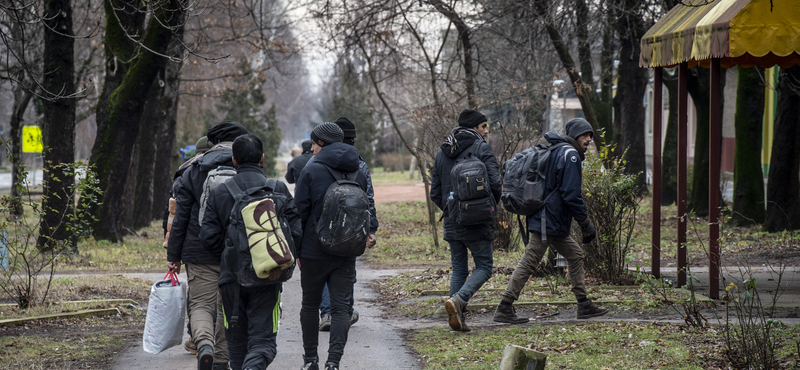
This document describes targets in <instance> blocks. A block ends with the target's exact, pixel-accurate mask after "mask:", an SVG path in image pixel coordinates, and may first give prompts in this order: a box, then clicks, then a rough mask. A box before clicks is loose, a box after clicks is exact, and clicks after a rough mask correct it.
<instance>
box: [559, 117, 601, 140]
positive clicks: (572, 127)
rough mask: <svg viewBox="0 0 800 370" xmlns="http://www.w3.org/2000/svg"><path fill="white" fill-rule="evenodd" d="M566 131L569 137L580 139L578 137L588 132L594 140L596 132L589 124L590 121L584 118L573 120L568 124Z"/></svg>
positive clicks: (565, 127)
mask: <svg viewBox="0 0 800 370" xmlns="http://www.w3.org/2000/svg"><path fill="white" fill-rule="evenodd" d="M564 131H565V132H566V134H567V136H569V137H571V138H573V139H576V140H577V139H578V136H581V135H583V134H585V133H587V132H589V133H591V134H592V138H594V130H592V125H591V124H589V121H587V120H585V119H583V118H573V119H571V120H569V122H567V125H566V126H564Z"/></svg>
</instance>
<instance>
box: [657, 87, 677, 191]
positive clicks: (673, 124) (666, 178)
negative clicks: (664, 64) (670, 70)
mask: <svg viewBox="0 0 800 370" xmlns="http://www.w3.org/2000/svg"><path fill="white" fill-rule="evenodd" d="M664 77H665V78H664V85H665V86H666V87H667V91H668V94H669V117H668V118H667V131H666V132H665V133H664V145H663V146H662V147H663V148H664V152H663V153H662V154H661V205H662V206H669V205H672V204H674V203H675V202H677V201H678V72H677V71H675V75H673V76H671V77H667V74H666V73H665V74H664ZM656 114H659V113H656Z"/></svg>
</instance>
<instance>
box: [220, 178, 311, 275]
mask: <svg viewBox="0 0 800 370" xmlns="http://www.w3.org/2000/svg"><path fill="white" fill-rule="evenodd" d="M276 184H277V180H275V179H265V183H264V185H262V186H256V187H252V188H249V189H247V190H245V191H242V189H241V188H239V185H237V184H236V181H234V179H229V180H227V181H225V187H226V188H227V189H228V192H229V193H230V194H231V196H233V199H234V205H233V208H232V209H231V215H230V219H229V222H228V230H227V232H226V238H225V247H226V248H234V250H235V251H236V253H232V254H228V256H231V257H233V258H236V259H237V261H229V262H228V265H229V266H238V267H237V268H236V271H232V273H233V275H234V276H235V277H236V281H237V282H238V283H239V284H240V285H241V286H244V287H252V286H263V285H271V284H280V283H283V282H285V281H287V280H289V279H290V278H291V277H292V274H293V272H294V266H295V258H294V256H295V254H296V250H295V245H294V239H293V238H292V231H291V228H290V227H289V224H288V222H287V221H286V217H285V214H286V211H287V203H288V200H287V198H286V195H284V194H281V193H276V192H275V191H274V190H275V185H276Z"/></svg>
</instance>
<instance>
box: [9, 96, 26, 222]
mask: <svg viewBox="0 0 800 370" xmlns="http://www.w3.org/2000/svg"><path fill="white" fill-rule="evenodd" d="M20 81H21V82H20V83H17V84H15V85H14V108H13V110H12V111H11V122H10V127H11V133H10V134H11V138H10V142H9V143H6V145H10V149H9V151H10V152H11V158H10V160H11V202H13V205H12V206H11V208H12V209H13V214H14V215H15V216H22V213H23V212H24V211H23V209H22V199H21V197H22V192H21V191H20V189H21V188H22V186H24V185H23V183H22V181H20V179H19V176H20V165H21V164H23V163H24V161H23V157H22V117H23V116H24V115H25V110H27V109H28V105H29V104H30V102H31V98H32V97H33V93H31V92H30V91H28V90H26V89H25V88H24V87H23V84H24V80H20Z"/></svg>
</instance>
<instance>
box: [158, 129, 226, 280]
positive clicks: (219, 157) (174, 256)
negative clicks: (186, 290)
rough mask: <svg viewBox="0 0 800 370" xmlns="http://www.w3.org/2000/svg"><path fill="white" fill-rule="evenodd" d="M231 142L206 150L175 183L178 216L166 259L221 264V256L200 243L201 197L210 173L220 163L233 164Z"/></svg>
mask: <svg viewBox="0 0 800 370" xmlns="http://www.w3.org/2000/svg"><path fill="white" fill-rule="evenodd" d="M230 145H231V143H230V142H224V143H220V144H217V145H215V146H214V148H212V149H211V150H209V151H207V152H206V153H205V154H204V155H203V157H202V158H200V159H198V160H197V162H195V163H194V164H193V165H192V166H190V167H189V168H187V169H186V171H184V172H183V174H181V177H180V179H179V183H178V184H177V186H175V190H176V192H175V199H176V200H177V204H176V207H175V218H174V219H173V220H172V230H171V231H170V234H169V242H168V243H167V261H169V262H179V261H183V263H194V264H199V265H219V261H220V259H219V256H215V255H212V254H211V253H209V252H208V250H207V249H206V248H204V247H203V244H202V243H201V242H200V224H199V223H198V218H197V216H198V212H199V211H200V197H201V196H202V195H203V183H205V181H206V177H207V176H208V172H209V171H211V170H212V169H214V168H216V167H218V166H230V167H233V161H231V157H232V155H233V152H232V151H231V149H230Z"/></svg>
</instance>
